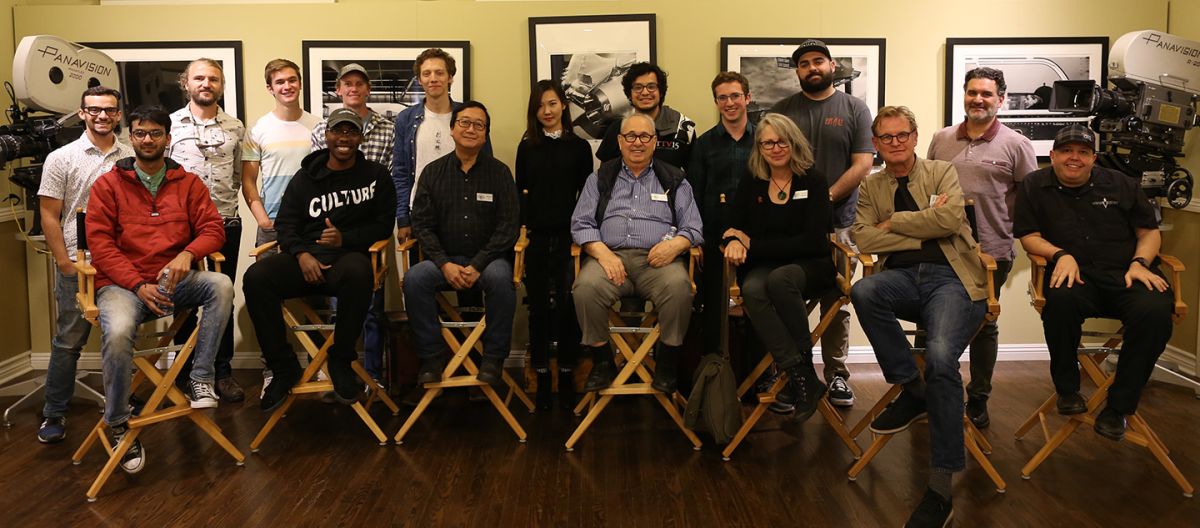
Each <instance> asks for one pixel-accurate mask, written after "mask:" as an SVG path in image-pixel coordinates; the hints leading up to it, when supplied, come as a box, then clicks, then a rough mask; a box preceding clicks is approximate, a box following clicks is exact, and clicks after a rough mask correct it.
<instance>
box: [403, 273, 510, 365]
mask: <svg viewBox="0 0 1200 528" xmlns="http://www.w3.org/2000/svg"><path fill="white" fill-rule="evenodd" d="M450 261H451V262H453V263H455V264H458V265H460V266H466V265H467V264H468V263H469V262H470V259H468V258H466V257H450ZM512 275H513V269H512V263H510V262H508V261H507V260H504V259H496V260H493V261H492V262H491V263H490V264H488V265H487V267H486V268H484V269H483V271H482V272H480V274H479V280H477V281H476V282H475V285H476V287H479V288H482V289H483V295H484V298H483V299H484V300H483V306H484V311H485V313H486V314H487V328H485V329H484V331H483V357H484V359H492V360H503V359H504V358H506V357H508V350H509V347H510V346H511V344H510V342H511V341H512V325H513V312H514V311H516V308H517V288H516V286H514V285H513V280H512ZM448 284H449V283H448V282H446V277H445V276H444V275H442V270H441V269H439V268H438V267H437V264H434V263H433V261H432V260H423V261H421V262H420V263H418V264H417V265H416V266H413V267H411V268H409V269H408V273H405V274H404V306H406V307H407V309H408V323H409V325H410V327H411V328H412V333H413V341H414V342H415V344H416V346H417V355H418V356H420V358H421V359H422V360H426V359H433V358H437V357H438V356H439V355H440V354H441V351H442V345H443V342H442V332H441V323H439V322H438V305H437V299H436V298H435V297H434V295H435V294H436V293H437V291H438V289H439V288H442V287H443V286H447V285H448Z"/></svg>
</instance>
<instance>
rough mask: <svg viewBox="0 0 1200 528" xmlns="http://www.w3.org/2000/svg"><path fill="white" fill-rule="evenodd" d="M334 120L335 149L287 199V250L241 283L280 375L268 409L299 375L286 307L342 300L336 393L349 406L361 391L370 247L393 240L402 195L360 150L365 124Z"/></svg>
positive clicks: (332, 357)
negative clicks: (356, 364)
mask: <svg viewBox="0 0 1200 528" xmlns="http://www.w3.org/2000/svg"><path fill="white" fill-rule="evenodd" d="M327 122H328V127H327V128H326V129H325V141H326V143H327V144H328V145H329V147H328V148H326V149H321V150H317V151H314V152H313V153H312V154H309V155H308V156H307V157H306V158H304V161H303V162H302V163H301V167H300V171H299V172H297V173H296V175H295V176H294V177H293V178H292V181H291V183H290V184H289V185H288V188H287V190H286V191H284V193H283V201H282V203H281V204H280V206H279V214H278V215H277V216H276V218H275V230H276V232H277V233H278V237H279V247H280V250H281V252H280V253H279V254H276V255H273V256H271V257H268V258H266V259H264V260H262V261H259V262H257V263H255V264H254V265H253V266H250V269H248V270H246V275H245V277H244V278H243V281H242V282H243V285H242V290H243V291H244V292H245V294H246V308H247V310H248V311H249V312H250V320H251V321H253V322H254V329H255V332H256V333H257V334H258V344H259V346H261V347H262V353H263V358H264V359H265V360H266V362H267V367H269V368H270V369H271V371H272V372H274V374H275V375H274V378H273V379H272V380H271V384H270V385H268V386H267V388H266V390H265V391H264V393H263V396H262V401H261V403H260V407H261V408H262V409H263V410H264V411H269V410H273V409H275V408H276V407H278V406H279V404H281V403H283V401H284V399H286V397H287V394H288V391H290V390H291V388H292V387H293V386H294V385H295V384H296V382H297V381H299V379H300V374H301V369H300V363H299V362H298V361H297V360H296V355H295V353H294V352H293V351H292V347H291V345H289V344H288V342H287V334H286V331H285V329H284V324H283V315H282V313H280V310H279V307H280V305H282V304H283V301H284V300H285V299H292V298H296V297H304V296H306V295H313V294H323V295H332V296H334V297H336V298H337V300H338V304H337V306H338V309H337V311H338V317H337V322H336V326H335V328H334V335H335V336H336V338H335V339H334V343H333V345H332V346H331V347H330V348H329V363H328V365H329V377H330V378H332V381H333V389H334V391H333V394H334V396H335V398H336V399H337V400H338V401H339V402H341V403H344V404H347V405H349V404H353V403H354V401H355V400H356V399H357V397H358V395H359V393H360V392H361V391H362V385H361V384H360V383H359V382H358V381H357V379H356V376H355V374H354V371H353V370H352V369H351V367H350V364H351V362H352V361H353V360H354V359H356V358H357V357H358V354H357V352H355V350H354V346H355V343H356V342H357V341H358V337H359V334H360V333H361V332H362V327H363V319H365V318H366V316H367V310H368V308H369V307H370V304H371V293H372V290H373V287H374V275H373V274H372V271H371V261H370V258H369V256H368V248H370V246H371V244H372V243H374V242H375V241H377V240H382V239H385V238H388V237H389V236H390V235H391V232H392V227H393V225H394V224H395V212H396V188H395V186H393V185H392V180H391V174H390V173H389V172H388V169H387V167H384V166H383V165H380V164H378V163H375V162H373V161H369V160H367V159H366V157H365V156H364V155H363V153H362V152H359V150H358V146H359V144H360V143H361V142H362V126H363V124H362V118H360V117H359V116H358V114H356V113H355V112H354V111H351V110H346V109H338V110H334V111H333V112H332V113H331V114H329V119H328V121H327Z"/></svg>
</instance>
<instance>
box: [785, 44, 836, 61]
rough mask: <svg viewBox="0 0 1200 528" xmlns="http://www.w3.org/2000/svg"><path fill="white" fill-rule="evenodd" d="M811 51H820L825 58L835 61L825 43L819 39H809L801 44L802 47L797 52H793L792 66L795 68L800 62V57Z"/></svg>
mask: <svg viewBox="0 0 1200 528" xmlns="http://www.w3.org/2000/svg"><path fill="white" fill-rule="evenodd" d="M810 51H819V52H821V54H822V55H824V56H825V58H827V59H829V60H833V55H830V54H829V47H828V46H826V45H825V43H824V42H821V41H819V40H817V39H808V40H805V41H804V42H801V43H800V47H799V48H796V51H794V52H792V65H793V66H795V65H796V63H797V62H800V57H801V56H803V55H804V54H805V53H808V52H810Z"/></svg>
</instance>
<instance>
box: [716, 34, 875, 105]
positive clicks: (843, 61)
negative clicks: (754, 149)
mask: <svg viewBox="0 0 1200 528" xmlns="http://www.w3.org/2000/svg"><path fill="white" fill-rule="evenodd" d="M805 40H808V39H807V38H791V37H787V38H770V37H751V38H744V37H722V38H721V62H720V65H721V69H722V71H735V72H739V73H741V74H742V75H744V76H745V77H746V80H747V81H749V82H750V93H751V96H752V98H751V102H750V106H749V107H748V108H747V111H748V113H749V114H750V119H751V120H752V121H754V122H757V121H758V120H759V118H761V117H762V115H763V114H764V113H766V111H767V110H768V109H770V108H771V107H772V106H774V105H775V103H777V102H779V101H781V100H783V99H785V98H787V97H788V96H790V95H792V94H794V93H797V92H799V91H800V79H799V78H797V77H796V66H795V65H794V64H792V52H794V51H796V48H797V47H799V46H800V43H801V42H804V41H805ZM821 41H822V42H824V43H825V45H826V46H828V47H829V53H830V54H831V55H833V60H834V61H835V62H837V63H838V67H837V69H836V70H835V71H834V78H835V80H834V83H835V86H837V89H838V90H841V91H843V92H847V93H850V94H851V95H853V96H855V97H858V98H859V99H861V100H862V101H863V102H864V103H866V105H867V108H869V109H870V110H871V117H872V118H873V117H875V113H876V112H878V111H879V109H880V108H882V107H883V105H884V104H885V101H886V98H885V89H886V84H885V80H886V73H887V39H883V38H827V39H821ZM838 81H841V83H839V82H838Z"/></svg>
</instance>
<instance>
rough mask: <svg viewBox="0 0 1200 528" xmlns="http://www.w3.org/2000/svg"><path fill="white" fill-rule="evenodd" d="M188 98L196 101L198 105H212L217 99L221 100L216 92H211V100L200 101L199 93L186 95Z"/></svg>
mask: <svg viewBox="0 0 1200 528" xmlns="http://www.w3.org/2000/svg"><path fill="white" fill-rule="evenodd" d="M188 99H190V100H191V101H192V102H193V103H196V104H197V105H199V106H212V105H215V104H217V101H220V100H221V96H220V95H217V94H212V100H211V101H202V100H201V99H200V97H199V94H197V95H196V96H194V97H188Z"/></svg>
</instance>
